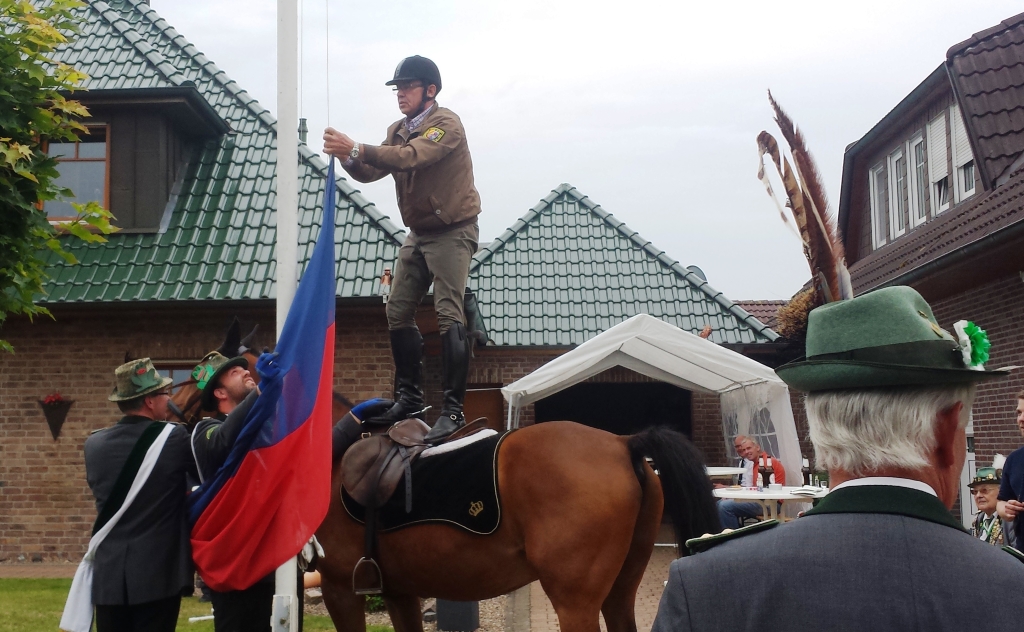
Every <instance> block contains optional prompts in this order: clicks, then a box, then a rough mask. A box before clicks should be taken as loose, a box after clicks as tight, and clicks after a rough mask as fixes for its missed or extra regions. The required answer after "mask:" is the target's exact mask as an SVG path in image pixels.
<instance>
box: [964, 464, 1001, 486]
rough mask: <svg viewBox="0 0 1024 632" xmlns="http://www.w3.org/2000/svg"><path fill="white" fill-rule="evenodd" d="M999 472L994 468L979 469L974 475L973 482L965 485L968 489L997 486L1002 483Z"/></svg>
mask: <svg viewBox="0 0 1024 632" xmlns="http://www.w3.org/2000/svg"><path fill="white" fill-rule="evenodd" d="M999 474H1000V472H999V470H997V469H996V468H994V467H979V468H978V471H977V472H975V473H974V480H972V481H971V482H970V483H968V484H967V486H968V487H976V486H978V485H999V484H1000V483H1002V482H1003V478H1002V477H1001V476H1000V475H999Z"/></svg>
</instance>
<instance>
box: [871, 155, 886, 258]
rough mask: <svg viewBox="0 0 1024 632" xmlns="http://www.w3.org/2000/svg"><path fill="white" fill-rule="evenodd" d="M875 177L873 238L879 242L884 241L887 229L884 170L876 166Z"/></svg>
mask: <svg viewBox="0 0 1024 632" xmlns="http://www.w3.org/2000/svg"><path fill="white" fill-rule="evenodd" d="M874 178H875V183H874V184H875V187H874V188H875V191H874V193H875V232H876V235H875V240H876V241H877V242H878V243H879V244H882V243H885V238H886V236H887V235H888V233H889V231H888V229H887V228H886V214H885V211H886V207H887V206H888V205H887V203H886V202H887V199H888V195H887V192H886V187H885V185H886V179H885V170H884V169H882V168H880V167H879V168H878V169H876V170H875V172H874Z"/></svg>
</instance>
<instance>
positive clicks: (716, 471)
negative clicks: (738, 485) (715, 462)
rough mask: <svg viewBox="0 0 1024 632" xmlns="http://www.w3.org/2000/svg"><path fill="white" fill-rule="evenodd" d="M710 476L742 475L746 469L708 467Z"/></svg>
mask: <svg viewBox="0 0 1024 632" xmlns="http://www.w3.org/2000/svg"><path fill="white" fill-rule="evenodd" d="M704 469H706V470H707V471H708V476H740V475H741V474H743V472H745V471H746V470H745V469H743V468H742V467H708V468H704Z"/></svg>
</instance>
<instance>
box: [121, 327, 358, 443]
mask: <svg viewBox="0 0 1024 632" xmlns="http://www.w3.org/2000/svg"><path fill="white" fill-rule="evenodd" d="M259 328H260V326H259V325H255V326H254V327H253V328H252V331H250V332H249V334H248V335H246V336H245V337H244V338H243V337H242V334H241V324H240V323H239V321H238V318H235V319H234V320H233V321H232V323H231V325H230V326H229V327H228V330H227V332H226V333H225V335H224V341H223V342H222V343H221V345H220V347H218V348H217V352H218V353H220V354H221V355H222V356H224V357H226V358H234V357H237V356H242V357H244V358H245V359H247V360H248V361H249V373H250V374H251V375H252V379H253V381H255V382H256V385H257V386H258V385H259V383H260V375H259V373H258V372H257V371H256V359H257V358H258V353H254V352H253V349H254V348H256V333H257V332H258V331H259ZM264 351H266V349H264ZM125 358H126V359H125V361H126V362H127V356H125ZM174 387H175V389H176V390H175V391H174V393H173V394H172V395H171V412H172V414H173V415H174V416H175V417H177V418H178V419H179V420H180V421H181V422H182V423H183V424H185V426H186V427H187V428H188V430H189V432H191V431H192V429H193V428H195V426H196V424H197V423H199V422H200V421H201V420H202V419H203V417H206V416H209V415H211V414H213V413H214V412H216V411H210V410H203V409H202V407H201V405H200V401H199V399H200V397H199V396H200V393H199V389H198V388H197V387H196V381H195V380H194V379H192V378H189V379H187V380H185V381H184V382H181V383H179V384H175V385H174ZM332 396H333V397H332V405H331V415H332V417H331V418H332V419H333V420H335V421H337V420H338V419H341V418H342V417H344V416H345V415H346V414H347V413H348V411H349V410H351V409H352V407H353V406H354V405H355V404H353V403H352V402H351V401H350V400H349V399H348V398H347V397H345V396H344V395H342V394H341V393H339V392H337V391H332Z"/></svg>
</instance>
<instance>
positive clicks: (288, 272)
mask: <svg viewBox="0 0 1024 632" xmlns="http://www.w3.org/2000/svg"><path fill="white" fill-rule="evenodd" d="M298 40H299V8H298V0H277V109H278V115H277V243H276V244H275V250H276V252H277V279H276V280H277V336H278V338H279V339H280V336H281V330H282V329H283V328H284V321H285V319H286V318H287V316H288V308H289V307H291V304H292V299H293V298H294V297H295V289H296V287H297V286H298V267H299V264H298V251H299V247H298V239H299V225H298V224H299V187H298V181H299V164H298V162H299V131H298V125H299V103H298V87H299V86H298V66H299V54H298V51H299V46H298ZM297 572H298V571H297V568H296V565H295V559H294V558H293V559H290V560H288V561H287V562H285V563H284V564H282V565H281V567H280V568H278V569H277V572H276V573H275V575H274V582H275V588H274V608H273V615H272V617H271V629H272V630H273V631H274V632H298V629H299V620H300V619H301V617H302V612H299V611H298V603H299V601H298V593H297V589H296V583H297V581H298V577H297Z"/></svg>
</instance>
